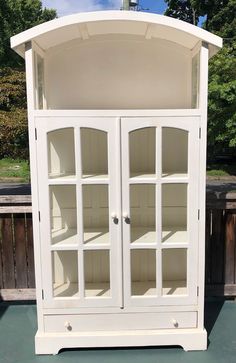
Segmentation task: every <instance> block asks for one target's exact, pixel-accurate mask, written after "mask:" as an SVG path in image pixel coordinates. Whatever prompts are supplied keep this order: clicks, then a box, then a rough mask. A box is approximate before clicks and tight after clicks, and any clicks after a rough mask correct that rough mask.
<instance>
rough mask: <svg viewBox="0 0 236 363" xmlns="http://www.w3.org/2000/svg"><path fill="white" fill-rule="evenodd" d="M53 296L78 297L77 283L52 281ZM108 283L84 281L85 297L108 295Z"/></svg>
mask: <svg viewBox="0 0 236 363" xmlns="http://www.w3.org/2000/svg"><path fill="white" fill-rule="evenodd" d="M53 291H54V297H72V298H78V297H79V291H78V283H75V282H73V283H69V282H67V283H61V284H60V283H54V284H53ZM110 294H111V291H110V284H109V283H108V282H102V283H86V286H85V297H87V298H91V297H110Z"/></svg>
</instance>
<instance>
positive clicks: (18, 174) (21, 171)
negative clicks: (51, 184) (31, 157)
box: [0, 158, 30, 183]
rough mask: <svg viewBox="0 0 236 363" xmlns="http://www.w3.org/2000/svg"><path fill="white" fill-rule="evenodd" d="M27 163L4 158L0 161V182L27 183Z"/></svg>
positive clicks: (28, 178)
mask: <svg viewBox="0 0 236 363" xmlns="http://www.w3.org/2000/svg"><path fill="white" fill-rule="evenodd" d="M29 180H30V170H29V162H28V161H26V160H14V159H10V158H4V159H1V160H0V182H6V183H7V182H16V183H29Z"/></svg>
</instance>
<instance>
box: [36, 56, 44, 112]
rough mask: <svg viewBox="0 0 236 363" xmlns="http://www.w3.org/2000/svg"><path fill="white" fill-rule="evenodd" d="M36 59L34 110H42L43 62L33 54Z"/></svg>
mask: <svg viewBox="0 0 236 363" xmlns="http://www.w3.org/2000/svg"><path fill="white" fill-rule="evenodd" d="M35 58H36V108H38V109H43V108H44V107H43V98H44V61H43V58H41V57H40V55H38V54H36V53H35Z"/></svg>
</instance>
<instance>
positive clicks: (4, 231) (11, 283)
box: [1, 214, 15, 289]
mask: <svg viewBox="0 0 236 363" xmlns="http://www.w3.org/2000/svg"><path fill="white" fill-rule="evenodd" d="M1 236H2V279H3V287H4V288H5V289H8V288H9V289H12V288H14V287H15V271H14V269H15V263H14V247H13V233H12V216H11V214H5V215H4V217H3V218H2V225H1Z"/></svg>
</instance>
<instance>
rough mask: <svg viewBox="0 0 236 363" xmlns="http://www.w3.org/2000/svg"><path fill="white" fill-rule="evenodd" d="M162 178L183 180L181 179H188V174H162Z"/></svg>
mask: <svg viewBox="0 0 236 363" xmlns="http://www.w3.org/2000/svg"><path fill="white" fill-rule="evenodd" d="M162 178H170V179H181V178H188V174H187V173H171V172H169V173H167V172H164V173H162Z"/></svg>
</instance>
